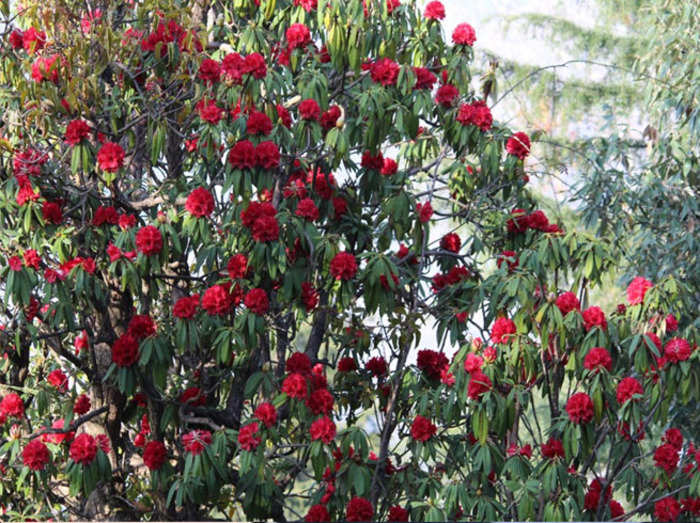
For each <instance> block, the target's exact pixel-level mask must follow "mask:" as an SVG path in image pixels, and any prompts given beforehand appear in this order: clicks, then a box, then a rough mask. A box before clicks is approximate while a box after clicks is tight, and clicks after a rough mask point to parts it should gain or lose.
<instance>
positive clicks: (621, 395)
mask: <svg viewBox="0 0 700 523" xmlns="http://www.w3.org/2000/svg"><path fill="white" fill-rule="evenodd" d="M636 394H639V395H642V394H644V389H643V388H642V385H641V383H639V381H637V380H636V379H635V378H632V377H630V376H628V377H626V378H622V380H620V383H618V384H617V392H616V396H617V402H618V403H619V404H620V405H622V404H623V403H625V402H626V401H627V400H630V399H634V400H635V401H639V398H633V396H634V395H636Z"/></svg>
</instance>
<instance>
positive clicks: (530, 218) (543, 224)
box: [506, 209, 564, 234]
mask: <svg viewBox="0 0 700 523" xmlns="http://www.w3.org/2000/svg"><path fill="white" fill-rule="evenodd" d="M510 214H511V216H512V218H511V219H509V220H508V221H507V222H506V227H508V232H510V233H513V234H517V233H524V232H525V231H527V230H528V229H532V230H535V231H541V232H548V233H555V234H559V233H563V232H564V231H563V230H562V229H561V228H560V227H559V226H558V225H556V224H554V223H549V219H548V218H547V215H546V214H545V213H544V212H543V211H540V210H537V211H534V212H532V213H530V214H527V212H526V211H525V210H524V209H513V210H512V211H511V213H510Z"/></svg>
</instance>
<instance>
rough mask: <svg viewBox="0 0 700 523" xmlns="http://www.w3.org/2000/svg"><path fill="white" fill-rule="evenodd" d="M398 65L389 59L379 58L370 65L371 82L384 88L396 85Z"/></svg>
mask: <svg viewBox="0 0 700 523" xmlns="http://www.w3.org/2000/svg"><path fill="white" fill-rule="evenodd" d="M399 69H400V68H399V64H397V63H396V62H394V61H392V60H390V59H389V58H380V59H379V60H377V61H376V62H374V63H373V64H372V67H371V68H370V76H371V77H372V80H373V81H374V82H376V83H378V84H382V85H383V86H384V87H388V86H390V85H395V84H396V79H397V78H398V76H399Z"/></svg>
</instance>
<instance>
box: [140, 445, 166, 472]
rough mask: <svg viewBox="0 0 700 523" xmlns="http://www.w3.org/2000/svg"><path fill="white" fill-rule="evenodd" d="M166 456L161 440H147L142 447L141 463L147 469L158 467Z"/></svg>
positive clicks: (156, 468)
mask: <svg viewBox="0 0 700 523" xmlns="http://www.w3.org/2000/svg"><path fill="white" fill-rule="evenodd" d="M167 457H168V451H167V449H166V448H165V445H164V444H163V442H162V441H149V442H148V443H146V446H145V447H144V449H143V463H144V465H146V466H147V467H148V469H149V470H158V469H160V468H161V467H162V466H163V464H164V463H165V460H166V459H167Z"/></svg>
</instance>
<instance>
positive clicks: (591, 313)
mask: <svg viewBox="0 0 700 523" xmlns="http://www.w3.org/2000/svg"><path fill="white" fill-rule="evenodd" d="M582 316H583V324H584V327H585V329H586V332H588V331H589V330H591V329H592V328H593V327H600V328H601V329H603V330H606V329H607V328H608V322H607V321H606V319H605V314H603V311H602V310H600V307H588V308H587V309H586V310H585V311H583V313H582Z"/></svg>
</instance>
